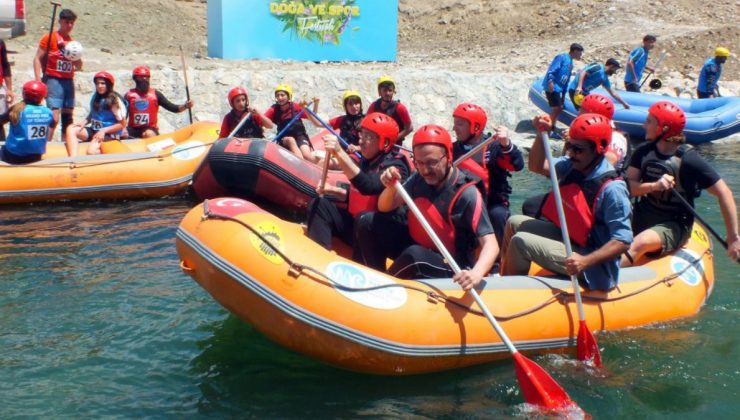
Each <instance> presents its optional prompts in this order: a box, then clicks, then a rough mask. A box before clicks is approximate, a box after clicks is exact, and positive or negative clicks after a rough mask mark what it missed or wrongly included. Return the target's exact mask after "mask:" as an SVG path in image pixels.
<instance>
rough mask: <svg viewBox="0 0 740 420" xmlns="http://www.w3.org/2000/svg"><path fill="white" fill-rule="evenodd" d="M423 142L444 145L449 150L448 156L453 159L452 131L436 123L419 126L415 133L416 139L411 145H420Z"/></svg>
mask: <svg viewBox="0 0 740 420" xmlns="http://www.w3.org/2000/svg"><path fill="white" fill-rule="evenodd" d="M422 144H437V145H440V146H443V147H444V148H445V150H446V151H447V156H449V157H450V159H452V137H450V133H448V132H447V130H445V129H444V127H441V126H439V125H436V124H427V125H423V126H421V127H419V129H418V130H416V133H414V140H413V141H412V142H411V147H412V148H414V147H416V146H420V145H422Z"/></svg>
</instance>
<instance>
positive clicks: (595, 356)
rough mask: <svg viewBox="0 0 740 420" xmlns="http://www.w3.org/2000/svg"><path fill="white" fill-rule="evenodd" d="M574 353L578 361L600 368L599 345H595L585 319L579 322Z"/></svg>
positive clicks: (594, 339)
mask: <svg viewBox="0 0 740 420" xmlns="http://www.w3.org/2000/svg"><path fill="white" fill-rule="evenodd" d="M576 353H577V355H578V360H580V361H591V362H592V363H593V365H594V366H595V367H597V368H600V367H601V352H600V351H599V345H598V343H596V338H594V335H593V334H592V333H591V330H589V329H588V325H586V320H585V319H582V320H581V321H580V325H579V327H578V341H577V347H576Z"/></svg>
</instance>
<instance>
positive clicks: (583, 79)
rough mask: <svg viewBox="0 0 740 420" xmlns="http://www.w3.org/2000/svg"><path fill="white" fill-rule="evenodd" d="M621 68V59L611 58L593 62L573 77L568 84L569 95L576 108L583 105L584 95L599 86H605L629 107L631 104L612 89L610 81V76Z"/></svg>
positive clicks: (614, 96)
mask: <svg viewBox="0 0 740 420" xmlns="http://www.w3.org/2000/svg"><path fill="white" fill-rule="evenodd" d="M620 68H622V65H621V64H619V61H617V60H615V59H614V58H610V59H608V60H606V63H605V64H599V63H591V64H589V65H587V66H586V67H584V68H583V70H581V71H580V72H579V73H578V74H576V77H575V79H573V80H572V81H571V82H570V85H569V86H568V95H569V96H570V100H571V101H572V102H573V105H574V106H575V107H576V109H579V108H580V107H581V101H582V100H583V97H585V96H586V95H588V94H589V93H591V91H592V90H594V89H596V88H597V87H599V86H604V89H606V90H607V92H609V94H610V95H612V97H613V98H614V99H616V100H617V101H619V103H620V104H622V105H623V106H624V108H625V109H629V108H630V106H629V104H628V103H627V102H625V101H624V100H623V99H622V98H621V97H620V96H619V94H617V92H616V91H615V90H614V89H612V85H611V82H609V76H612V75H614V74H615V73H616V72H617V70H619V69H620Z"/></svg>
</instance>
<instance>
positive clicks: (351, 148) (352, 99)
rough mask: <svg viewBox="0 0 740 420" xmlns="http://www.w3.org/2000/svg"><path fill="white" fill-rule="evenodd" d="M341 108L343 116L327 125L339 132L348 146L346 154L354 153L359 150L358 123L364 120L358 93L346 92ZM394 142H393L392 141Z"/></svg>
mask: <svg viewBox="0 0 740 420" xmlns="http://www.w3.org/2000/svg"><path fill="white" fill-rule="evenodd" d="M342 106H343V107H344V112H345V114H344V115H338V116H336V117H334V118H332V119H330V120H329V125H330V126H331V128H333V129H335V130H339V135H340V136H342V138H343V139H344V141H346V142H347V144H348V149H347V152H348V153H354V152H357V151H359V150H360V148H359V144H360V123H361V122H362V121H363V119H364V118H365V114H364V113H363V112H362V97H361V96H360V92H357V91H355V90H347V91H345V92H344V95H343V96H342ZM394 141H395V140H394Z"/></svg>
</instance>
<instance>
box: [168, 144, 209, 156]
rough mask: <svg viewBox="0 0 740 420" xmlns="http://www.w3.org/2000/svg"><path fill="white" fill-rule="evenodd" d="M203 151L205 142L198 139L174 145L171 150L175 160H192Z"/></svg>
mask: <svg viewBox="0 0 740 420" xmlns="http://www.w3.org/2000/svg"><path fill="white" fill-rule="evenodd" d="M205 151H206V147H205V143H203V142H202V141H198V140H190V141H186V142H185V143H182V144H180V145H178V146H177V147H175V149H174V150H173V151H172V157H173V158H175V159H177V160H193V159H195V158H197V157H199V156H200V155H202V154H203V152H205Z"/></svg>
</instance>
